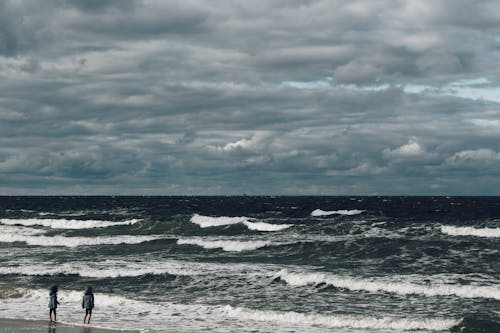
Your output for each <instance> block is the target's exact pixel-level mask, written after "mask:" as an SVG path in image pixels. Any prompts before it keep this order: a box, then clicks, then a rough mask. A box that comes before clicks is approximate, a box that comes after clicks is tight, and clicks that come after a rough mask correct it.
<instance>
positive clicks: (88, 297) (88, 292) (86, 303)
mask: <svg viewBox="0 0 500 333" xmlns="http://www.w3.org/2000/svg"><path fill="white" fill-rule="evenodd" d="M93 308H94V294H93V293H92V287H91V286H87V288H85V294H83V300H82V309H85V317H83V323H84V324H90V317H92V309H93ZM87 316H89V318H88V319H87ZM85 320H87V322H85Z"/></svg>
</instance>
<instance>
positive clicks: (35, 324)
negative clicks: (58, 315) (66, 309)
mask: <svg viewBox="0 0 500 333" xmlns="http://www.w3.org/2000/svg"><path fill="white" fill-rule="evenodd" d="M38 332H43V333H47V332H48V333H117V332H122V333H139V332H141V331H139V330H118V329H117V330H113V329H107V328H99V327H94V326H89V325H83V324H82V325H78V324H75V325H72V324H68V323H62V322H56V323H49V321H48V320H29V319H11V318H0V333H38Z"/></svg>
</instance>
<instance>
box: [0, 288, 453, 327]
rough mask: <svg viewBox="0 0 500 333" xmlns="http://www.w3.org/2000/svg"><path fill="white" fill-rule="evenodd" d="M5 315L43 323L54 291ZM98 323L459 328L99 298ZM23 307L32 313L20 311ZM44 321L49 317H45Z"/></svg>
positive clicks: (12, 306)
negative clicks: (42, 310) (45, 311)
mask: <svg viewBox="0 0 500 333" xmlns="http://www.w3.org/2000/svg"><path fill="white" fill-rule="evenodd" d="M0 297H1V298H2V301H1V302H0V310H1V311H2V316H3V317H6V318H23V319H43V318H44V317H45V314H44V313H42V312H40V311H38V309H40V308H45V307H46V306H47V299H48V290H42V289H34V290H33V289H32V290H30V289H22V288H18V289H15V290H10V291H9V292H8V293H2V295H0ZM81 297H82V292H80V291H74V290H63V289H60V290H59V292H58V300H59V301H60V302H61V308H64V309H73V308H75V309H76V308H78V306H79V305H80V304H81V303H80V302H81ZM95 304H96V308H95V313H94V314H93V315H92V319H93V322H94V323H99V326H100V327H103V328H114V329H123V328H125V327H126V328H127V329H140V330H169V331H170V330H171V331H196V332H198V331H210V332H217V333H219V332H241V331H242V328H243V327H246V328H248V327H251V328H252V330H253V331H255V332H269V331H273V332H280V333H282V332H289V331H290V330H292V329H293V330H298V331H302V332H329V331H331V329H332V328H346V329H348V328H352V329H383V330H395V331H398V332H401V331H408V330H432V331H434V330H447V329H449V328H451V327H452V326H454V325H456V324H458V323H459V321H460V320H458V319H454V318H421V319H419V318H388V317H384V318H376V317H368V316H366V317H365V316H350V315H333V314H320V313H298V312H293V311H272V310H255V309H249V308H243V307H231V306H229V305H226V306H210V305H204V304H175V303H171V302H152V301H148V302H145V301H141V300H135V299H130V298H127V297H124V296H119V295H112V294H103V293H99V292H98V291H96V293H95ZM20 308H23V309H26V311H22V312H19V310H18V309H20ZM42 316H43V317H42ZM58 319H59V321H61V322H63V323H69V324H72V325H75V324H77V323H79V322H80V320H81V313H80V312H75V311H61V312H60V313H58Z"/></svg>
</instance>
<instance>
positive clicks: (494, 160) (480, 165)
mask: <svg viewBox="0 0 500 333" xmlns="http://www.w3.org/2000/svg"><path fill="white" fill-rule="evenodd" d="M499 162H500V152H497V151H494V150H492V149H488V148H480V149H475V150H463V151H459V152H457V153H455V154H453V156H450V157H449V158H447V159H446V163H447V164H448V165H450V166H453V167H455V168H464V169H472V170H478V169H480V170H483V171H484V168H491V167H494V168H495V169H497V168H498V165H499ZM495 171H497V170H495Z"/></svg>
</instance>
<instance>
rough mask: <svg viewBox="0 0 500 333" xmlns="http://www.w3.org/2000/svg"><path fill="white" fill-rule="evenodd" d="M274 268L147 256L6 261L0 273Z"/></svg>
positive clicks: (258, 272)
mask: <svg viewBox="0 0 500 333" xmlns="http://www.w3.org/2000/svg"><path fill="white" fill-rule="evenodd" d="M276 268H277V267H276V266H274V265H262V264H261V265H256V264H241V263H240V264H234V263H232V264H217V263H206V262H197V261H184V260H155V259H151V258H144V257H134V256H131V257H127V258H125V259H123V258H122V259H107V260H104V261H96V262H68V263H53V262H43V263H34V262H32V261H31V260H26V261H22V262H20V261H19V260H15V261H13V262H4V263H3V265H2V267H0V274H16V275H28V276H36V275H59V274H66V275H72V274H75V275H76V274H78V275H80V276H82V277H92V278H116V277H137V276H141V275H146V274H154V275H162V274H169V275H176V276H200V275H210V276H219V275H221V276H224V277H227V276H228V275H244V276H246V277H248V276H257V277H259V278H262V277H268V276H269V275H270V274H272V272H273V271H276Z"/></svg>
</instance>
